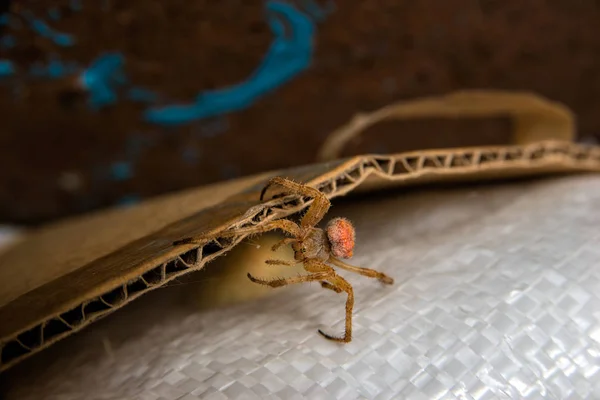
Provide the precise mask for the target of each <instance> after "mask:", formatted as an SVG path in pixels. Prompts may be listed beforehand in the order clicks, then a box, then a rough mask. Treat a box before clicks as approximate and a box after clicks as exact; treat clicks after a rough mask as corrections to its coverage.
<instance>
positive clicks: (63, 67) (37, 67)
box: [29, 58, 79, 79]
mask: <svg viewBox="0 0 600 400" xmlns="http://www.w3.org/2000/svg"><path fill="white" fill-rule="evenodd" d="M78 70H79V67H78V66H77V64H75V63H64V62H62V61H60V60H58V59H57V58H54V59H52V60H51V61H50V62H49V63H48V65H42V64H40V63H36V64H34V65H33V66H31V68H30V71H29V73H30V74H31V75H32V76H34V77H40V78H46V77H49V78H53V79H59V78H64V77H65V76H68V75H72V74H75V73H76V72H77V71H78Z"/></svg>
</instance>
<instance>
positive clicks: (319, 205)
mask: <svg viewBox="0 0 600 400" xmlns="http://www.w3.org/2000/svg"><path fill="white" fill-rule="evenodd" d="M272 185H279V186H282V187H283V188H285V189H287V190H288V192H289V193H290V194H299V195H302V196H308V197H312V198H313V199H314V200H313V202H312V204H311V205H310V207H308V210H307V211H306V213H305V214H304V216H303V217H302V220H301V221H300V226H302V227H307V226H315V225H317V224H318V223H319V221H321V220H322V219H323V217H324V216H325V214H327V211H329V207H331V202H330V201H329V199H328V198H327V196H325V195H324V194H323V193H322V192H321V191H319V190H318V189H315V188H314V187H311V186H308V185H303V184H300V183H297V182H294V181H291V180H289V179H285V178H281V177H275V178H272V179H271V180H270V181H269V183H268V184H267V185H266V186H265V187H264V189H263V190H262V192H261V194H260V199H261V201H262V199H263V197H264V195H265V193H266V191H267V189H268V188H269V187H271V186H272Z"/></svg>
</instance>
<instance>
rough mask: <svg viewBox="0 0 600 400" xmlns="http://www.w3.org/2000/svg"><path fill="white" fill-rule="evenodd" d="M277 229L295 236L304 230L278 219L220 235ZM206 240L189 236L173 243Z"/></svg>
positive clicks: (291, 222)
mask: <svg viewBox="0 0 600 400" xmlns="http://www.w3.org/2000/svg"><path fill="white" fill-rule="evenodd" d="M275 229H280V230H282V231H284V232H286V233H289V234H290V235H293V236H299V235H301V232H302V231H301V229H300V227H299V226H298V225H297V224H296V223H295V222H293V221H290V220H288V219H278V220H276V221H270V222H267V223H266V224H264V225H259V226H253V227H250V228H240V229H235V230H230V231H225V232H221V234H220V236H222V237H227V236H237V235H243V234H257V233H264V232H269V231H274V230H275ZM204 241H205V240H204V238H192V237H188V238H184V239H181V240H176V241H175V242H173V244H174V245H178V244H192V243H194V244H202V243H204Z"/></svg>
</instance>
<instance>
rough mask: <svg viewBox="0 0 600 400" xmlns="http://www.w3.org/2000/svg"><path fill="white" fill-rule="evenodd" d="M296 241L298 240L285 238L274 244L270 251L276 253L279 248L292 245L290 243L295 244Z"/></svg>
mask: <svg viewBox="0 0 600 400" xmlns="http://www.w3.org/2000/svg"><path fill="white" fill-rule="evenodd" d="M297 241H298V239H295V238H285V239H282V240H280V241H279V242H277V243H275V244H274V245H273V247H271V250H272V251H277V250H279V248H280V247H281V246H284V245H286V244H292V243H294V242H297Z"/></svg>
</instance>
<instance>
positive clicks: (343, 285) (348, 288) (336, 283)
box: [319, 275, 354, 343]
mask: <svg viewBox="0 0 600 400" xmlns="http://www.w3.org/2000/svg"><path fill="white" fill-rule="evenodd" d="M328 281H330V282H332V283H331V284H329V285H327V288H328V289H332V290H334V291H336V292H337V293H341V292H346V293H347V294H348V298H347V299H346V324H345V325H346V327H345V328H346V329H345V331H344V336H342V337H338V336H332V335H329V334H327V333H325V332H323V331H322V330H320V329H319V333H320V334H321V335H322V336H323V337H325V338H326V339H329V340H333V341H336V342H342V343H349V342H350V341H352V310H353V308H354V290H353V289H352V285H350V283H349V282H348V281H347V280H345V279H344V278H342V277H341V276H339V275H334V276H333V277H331V278H330V279H328ZM326 283H327V282H326ZM321 285H322V286H324V285H323V283H321ZM330 286H331V287H330ZM324 287H325V286H324ZM336 289H337V290H336ZM338 290H339V292H338Z"/></svg>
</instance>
